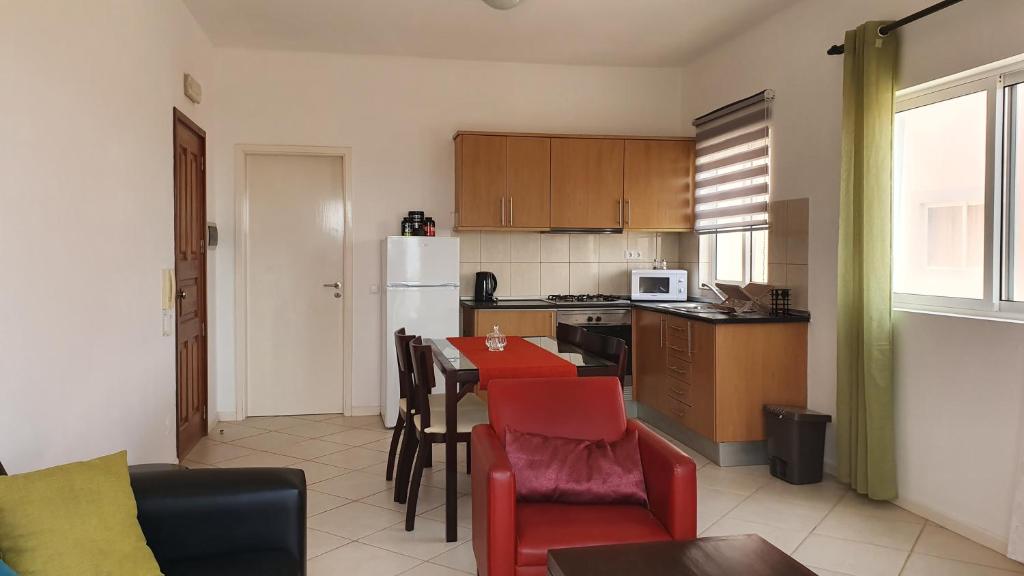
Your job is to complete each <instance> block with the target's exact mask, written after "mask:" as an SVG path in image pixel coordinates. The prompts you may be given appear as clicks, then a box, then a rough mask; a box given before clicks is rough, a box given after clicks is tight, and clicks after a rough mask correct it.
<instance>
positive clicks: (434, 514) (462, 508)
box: [421, 495, 473, 528]
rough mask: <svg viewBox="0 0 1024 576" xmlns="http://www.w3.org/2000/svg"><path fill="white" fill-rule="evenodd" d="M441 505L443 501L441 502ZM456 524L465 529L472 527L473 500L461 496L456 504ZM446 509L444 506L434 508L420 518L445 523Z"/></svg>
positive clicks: (469, 497)
mask: <svg viewBox="0 0 1024 576" xmlns="http://www.w3.org/2000/svg"><path fill="white" fill-rule="evenodd" d="M442 504H443V501H442ZM456 508H457V512H456V516H455V518H456V520H455V521H456V522H458V523H459V526H465V527H466V528H472V527H473V498H472V497H471V496H468V495H466V496H462V497H460V498H459V499H458V501H457V502H456ZM447 513H448V509H447V507H446V506H439V507H437V508H434V509H433V510H431V511H430V512H426V513H422V514H421V516H423V517H424V518H430V519H431V520H437V521H438V522H445V521H447V516H446V514H447Z"/></svg>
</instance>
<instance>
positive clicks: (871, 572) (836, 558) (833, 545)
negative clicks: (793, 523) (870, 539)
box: [793, 534, 908, 576]
mask: <svg viewBox="0 0 1024 576" xmlns="http://www.w3.org/2000/svg"><path fill="white" fill-rule="evenodd" d="M907 555H908V554H907V552H904V551H902V550H894V549H892V548H886V547H884V546H875V545H874V544H864V543H863V542H853V541H850V540H841V539H839V538H832V537H830V536H820V535H817V534H811V535H810V536H808V537H807V540H804V543H803V544H801V545H800V547H799V548H797V550H796V553H795V554H794V555H793V557H794V558H796V559H797V560H798V561H799V562H801V563H803V564H806V565H808V566H817V567H820V568H825V569H828V570H835V571H837V572H841V573H844V574H850V575H851V576H897V575H898V574H899V573H900V569H901V568H903V562H904V560H906V558H907Z"/></svg>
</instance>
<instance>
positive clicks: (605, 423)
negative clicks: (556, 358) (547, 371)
mask: <svg viewBox="0 0 1024 576" xmlns="http://www.w3.org/2000/svg"><path fill="white" fill-rule="evenodd" d="M487 411H488V414H489V416H490V421H491V426H492V427H494V431H495V432H496V433H497V434H498V438H500V439H501V442H502V444H504V443H505V431H506V428H513V429H515V430H518V431H520V432H532V433H534V434H544V435H546V436H558V437H562V438H575V439H580V440H599V439H604V440H607V441H609V442H611V441H613V440H618V439H619V438H621V437H622V434H623V433H624V432H625V431H626V409H625V405H624V403H623V400H622V388H620V386H619V381H618V379H616V378H615V377H613V376H599V377H593V378H523V379H512V380H492V381H491V382H490V384H488V387H487Z"/></svg>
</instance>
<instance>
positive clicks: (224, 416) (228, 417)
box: [217, 410, 238, 422]
mask: <svg viewBox="0 0 1024 576" xmlns="http://www.w3.org/2000/svg"><path fill="white" fill-rule="evenodd" d="M236 420H238V418H236V417H235V412H234V410H232V411H231V412H217V421H218V422H234V421H236Z"/></svg>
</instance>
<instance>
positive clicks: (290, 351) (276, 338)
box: [245, 154, 345, 416]
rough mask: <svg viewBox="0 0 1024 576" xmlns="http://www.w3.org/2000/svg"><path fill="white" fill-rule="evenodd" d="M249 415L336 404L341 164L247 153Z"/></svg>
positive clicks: (339, 388) (329, 409)
mask: <svg viewBox="0 0 1024 576" xmlns="http://www.w3.org/2000/svg"><path fill="white" fill-rule="evenodd" d="M245 182H246V189H247V191H248V193H249V198H248V210H249V213H248V223H249V235H248V248H249V254H248V270H247V276H248V285H247V292H248V302H247V306H246V308H247V312H246V320H247V337H248V341H247V347H248V352H247V360H248V366H247V369H246V374H247V396H246V408H247V413H248V415H249V416H279V415H288V414H331V413H338V412H341V411H342V409H343V406H344V382H343V370H344V364H343V357H344V354H343V350H344V339H343V338H344V331H343V326H344V323H343V322H344V305H343V303H344V297H345V294H343V293H342V289H341V288H342V287H343V286H344V278H343V271H344V261H343V255H344V234H345V229H344V223H345V214H344V204H345V202H344V164H343V162H342V158H341V157H340V156H316V155H313V156H305V155H299V154H280V155H277V154H250V155H247V156H246V160H245Z"/></svg>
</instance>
